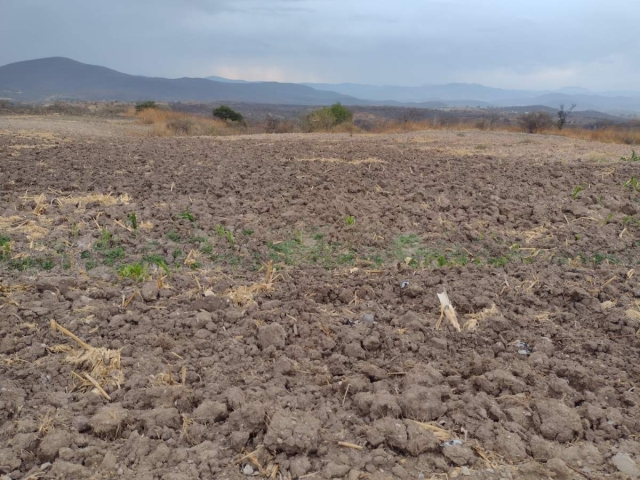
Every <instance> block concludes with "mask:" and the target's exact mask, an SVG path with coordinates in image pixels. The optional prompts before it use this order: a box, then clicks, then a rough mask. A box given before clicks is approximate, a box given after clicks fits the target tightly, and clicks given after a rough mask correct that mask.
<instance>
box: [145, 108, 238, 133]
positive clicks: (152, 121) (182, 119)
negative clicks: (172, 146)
mask: <svg viewBox="0 0 640 480" xmlns="http://www.w3.org/2000/svg"><path fill="white" fill-rule="evenodd" d="M135 117H136V118H137V119H138V121H139V122H140V123H142V124H144V125H151V126H152V127H153V128H152V130H151V132H150V134H151V136H155V137H172V136H209V135H230V134H234V133H238V129H237V128H233V127H231V126H230V125H228V124H227V123H225V122H223V121H222V120H217V119H214V118H205V117H201V116H198V115H190V114H188V113H181V112H173V111H171V110H164V109H160V108H147V109H145V110H142V111H141V112H139V113H137V114H135Z"/></svg>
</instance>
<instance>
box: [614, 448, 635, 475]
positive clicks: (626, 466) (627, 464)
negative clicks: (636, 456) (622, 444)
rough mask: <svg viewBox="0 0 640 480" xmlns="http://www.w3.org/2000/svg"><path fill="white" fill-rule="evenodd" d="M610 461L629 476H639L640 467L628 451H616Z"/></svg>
mask: <svg viewBox="0 0 640 480" xmlns="http://www.w3.org/2000/svg"><path fill="white" fill-rule="evenodd" d="M611 463H613V465H614V466H615V467H616V468H617V469H618V471H620V472H622V473H624V474H625V475H629V476H630V477H631V478H640V468H638V464H637V463H636V462H635V461H634V460H633V458H631V456H630V455H629V454H628V453H622V452H618V453H616V454H615V455H614V457H613V458H612V459H611Z"/></svg>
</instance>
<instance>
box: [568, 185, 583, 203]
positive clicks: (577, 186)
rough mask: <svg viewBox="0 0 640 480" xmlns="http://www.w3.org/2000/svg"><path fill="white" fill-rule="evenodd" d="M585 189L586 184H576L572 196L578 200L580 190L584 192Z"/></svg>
mask: <svg viewBox="0 0 640 480" xmlns="http://www.w3.org/2000/svg"><path fill="white" fill-rule="evenodd" d="M583 190H584V185H576V186H575V187H573V191H572V192H571V198H572V199H574V200H577V199H578V196H579V195H580V192H582V191H583Z"/></svg>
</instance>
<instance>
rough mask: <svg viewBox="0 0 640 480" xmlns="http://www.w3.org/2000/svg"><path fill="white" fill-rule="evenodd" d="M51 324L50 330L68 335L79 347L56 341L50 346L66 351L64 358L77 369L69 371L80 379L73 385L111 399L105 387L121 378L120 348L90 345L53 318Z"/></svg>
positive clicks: (53, 349) (121, 380)
mask: <svg viewBox="0 0 640 480" xmlns="http://www.w3.org/2000/svg"><path fill="white" fill-rule="evenodd" d="M50 327H51V330H53V331H58V332H60V333H62V334H63V335H65V336H67V337H69V338H70V339H72V340H73V341H74V342H75V343H76V344H77V345H78V346H79V347H80V349H74V348H73V347H71V346H69V345H56V346H54V347H51V348H50V349H49V350H50V351H51V352H53V353H66V354H67V357H66V360H67V361H68V362H69V363H71V364H72V365H74V366H75V367H76V368H77V369H78V370H79V372H76V371H73V372H71V374H72V376H73V377H74V379H75V380H78V381H79V382H80V384H79V385H74V388H78V389H79V390H82V391H89V390H95V391H96V392H97V393H99V394H100V395H102V396H103V397H104V398H105V399H106V400H109V401H110V400H111V397H110V396H109V394H108V393H107V392H106V390H105V387H118V388H119V387H120V385H121V384H122V382H123V381H124V374H123V373H122V367H121V364H120V350H110V349H107V348H95V347H92V346H91V345H89V344H88V343H86V342H85V341H84V340H82V339H80V338H79V337H78V336H76V335H74V334H73V333H71V332H70V331H69V330H67V329H66V328H64V327H63V326H62V325H60V324H59V323H58V322H56V321H55V320H51V321H50Z"/></svg>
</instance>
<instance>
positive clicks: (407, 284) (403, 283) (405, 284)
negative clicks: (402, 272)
mask: <svg viewBox="0 0 640 480" xmlns="http://www.w3.org/2000/svg"><path fill="white" fill-rule="evenodd" d="M408 286H409V282H408V281H406V280H405V281H404V282H402V283H401V284H400V288H407V287H408Z"/></svg>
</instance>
